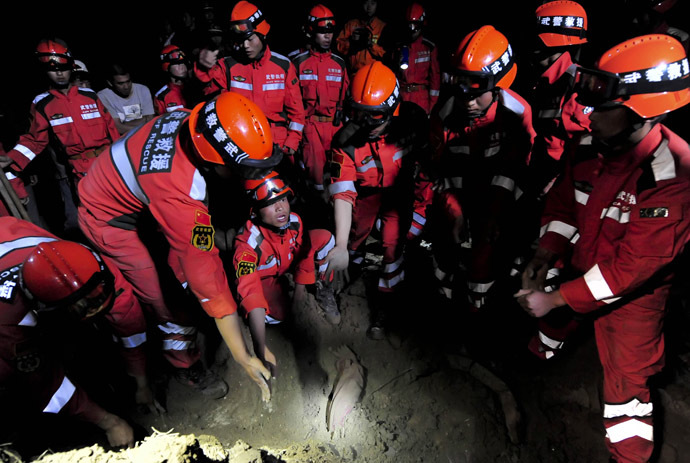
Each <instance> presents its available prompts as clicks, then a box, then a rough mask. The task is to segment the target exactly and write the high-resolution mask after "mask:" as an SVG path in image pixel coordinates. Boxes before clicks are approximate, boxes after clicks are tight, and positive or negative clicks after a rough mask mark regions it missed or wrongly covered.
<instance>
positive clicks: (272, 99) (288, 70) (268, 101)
mask: <svg viewBox="0 0 690 463" xmlns="http://www.w3.org/2000/svg"><path fill="white" fill-rule="evenodd" d="M194 74H195V76H196V77H197V79H199V80H200V81H201V83H202V85H203V86H204V87H203V93H204V95H206V96H208V97H211V96H213V95H215V94H217V93H220V92H222V91H229V92H237V93H239V94H240V95H242V96H245V97H247V98H249V99H250V100H252V101H253V102H254V103H256V105H257V106H258V107H259V108H261V110H262V111H263V113H264V114H265V115H266V117H267V118H268V121H269V122H270V123H271V131H272V133H273V142H274V143H276V144H278V145H280V146H286V147H288V148H290V149H292V150H294V151H297V150H298V149H299V145H300V141H301V140H302V130H303V129H304V106H303V105H302V94H301V93H300V88H299V79H297V74H296V72H295V66H294V65H293V64H292V63H291V62H290V60H289V59H287V58H286V57H285V56H283V55H280V54H278V53H273V52H271V50H270V49H269V48H268V45H266V48H265V49H264V54H263V56H262V57H261V58H259V59H258V60H257V61H254V62H252V63H250V64H242V63H240V62H238V61H237V60H235V59H234V58H232V57H230V56H228V57H225V58H223V59H220V60H218V63H216V65H215V66H213V67H212V68H211V69H208V70H205V69H202V68H201V67H199V64H198V63H195V64H194Z"/></svg>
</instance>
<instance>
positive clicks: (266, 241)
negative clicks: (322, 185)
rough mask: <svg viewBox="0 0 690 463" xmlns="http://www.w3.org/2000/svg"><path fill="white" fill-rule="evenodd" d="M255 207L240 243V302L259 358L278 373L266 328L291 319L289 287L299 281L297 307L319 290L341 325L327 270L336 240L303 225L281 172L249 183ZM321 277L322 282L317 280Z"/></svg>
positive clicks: (326, 307) (237, 248)
mask: <svg viewBox="0 0 690 463" xmlns="http://www.w3.org/2000/svg"><path fill="white" fill-rule="evenodd" d="M244 185H245V189H246V190H247V194H248V196H249V197H250V201H251V203H252V215H251V218H250V219H249V220H248V221H247V223H246V224H245V226H244V227H243V228H242V229H240V231H239V232H238V234H237V237H236V238H235V245H234V249H233V254H234V258H233V262H234V267H235V272H236V276H237V279H236V285H237V298H238V301H239V306H240V307H241V308H242V310H243V312H244V313H245V315H246V317H247V318H248V320H249V328H250V332H251V336H252V341H253V343H254V352H256V353H257V356H258V357H259V358H260V359H261V360H262V361H263V362H264V363H265V364H266V365H267V366H269V368H274V367H275V358H274V359H273V360H272V361H271V359H270V358H267V357H266V355H265V348H266V332H265V330H266V327H265V325H266V324H277V323H280V322H282V321H283V320H285V319H286V318H287V317H288V314H289V307H290V301H289V300H288V289H289V288H288V282H287V281H286V279H285V274H286V273H288V272H289V273H292V274H293V275H294V282H295V290H294V295H293V301H292V302H293V304H296V303H301V302H303V301H305V299H306V297H307V286H306V285H314V284H315V285H316V301H317V303H318V304H319V305H320V306H321V308H322V310H323V311H324V315H325V317H326V320H327V321H328V322H329V323H331V324H333V325H337V324H339V323H340V312H339V311H338V304H337V302H336V299H335V294H334V292H333V287H332V286H331V284H330V282H329V281H328V280H326V279H325V269H326V265H325V264H324V261H325V257H326V255H327V254H328V252H329V251H330V250H331V249H333V247H335V239H334V238H333V235H332V234H331V232H329V231H328V230H323V229H316V230H305V229H304V225H303V223H302V219H301V218H300V216H299V215H298V214H295V213H294V212H291V211H290V202H289V199H291V198H290V197H291V196H292V195H293V192H292V189H291V188H290V187H289V186H287V185H286V184H285V183H284V182H283V180H282V179H281V178H280V177H279V176H278V174H277V173H276V172H271V173H269V174H268V175H266V176H265V177H262V178H259V179H256V180H245V182H244ZM317 273H318V274H319V278H318V279H317Z"/></svg>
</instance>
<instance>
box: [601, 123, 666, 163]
mask: <svg viewBox="0 0 690 463" xmlns="http://www.w3.org/2000/svg"><path fill="white" fill-rule="evenodd" d="M662 138H663V136H662V134H661V124H655V125H654V127H652V130H650V131H649V133H648V134H647V135H646V136H645V137H644V138H643V139H642V140H640V142H639V143H638V144H637V145H635V146H634V147H633V148H632V149H630V150H628V151H627V152H625V153H623V154H620V155H618V156H615V157H604V156H600V158H601V160H602V164H603V165H604V168H605V169H606V171H607V172H609V173H611V174H619V173H623V172H626V171H629V170H631V169H634V168H635V167H637V166H638V165H640V164H641V163H642V162H643V161H644V160H645V159H647V158H648V157H649V156H651V155H652V154H653V153H654V150H656V148H657V147H658V146H659V143H661V139H662Z"/></svg>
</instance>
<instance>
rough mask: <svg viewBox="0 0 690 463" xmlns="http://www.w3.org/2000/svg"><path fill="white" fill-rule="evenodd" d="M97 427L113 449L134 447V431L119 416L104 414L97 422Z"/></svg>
mask: <svg viewBox="0 0 690 463" xmlns="http://www.w3.org/2000/svg"><path fill="white" fill-rule="evenodd" d="M98 427H99V428H101V429H102V430H104V431H105V435H106V436H107V437H108V443H109V444H110V445H112V446H113V447H121V446H125V447H132V446H134V431H133V430H132V427H131V426H130V425H129V424H127V422H126V421H125V420H123V419H122V418H120V417H119V416H116V415H113V414H112V413H108V412H106V413H105V416H104V417H103V419H102V420H101V421H99V422H98Z"/></svg>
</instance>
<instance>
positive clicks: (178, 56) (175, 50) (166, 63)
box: [161, 45, 188, 72]
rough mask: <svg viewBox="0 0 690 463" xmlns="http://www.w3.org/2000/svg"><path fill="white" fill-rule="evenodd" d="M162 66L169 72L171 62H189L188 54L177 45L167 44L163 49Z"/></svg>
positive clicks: (164, 70)
mask: <svg viewBox="0 0 690 463" xmlns="http://www.w3.org/2000/svg"><path fill="white" fill-rule="evenodd" d="M161 63H162V64H161V67H162V69H163V72H168V70H169V69H170V65H171V64H187V63H188V62H187V56H186V55H185V54H184V52H183V51H182V49H181V48H180V47H178V46H177V45H167V46H166V47H165V48H163V49H162V50H161Z"/></svg>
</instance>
